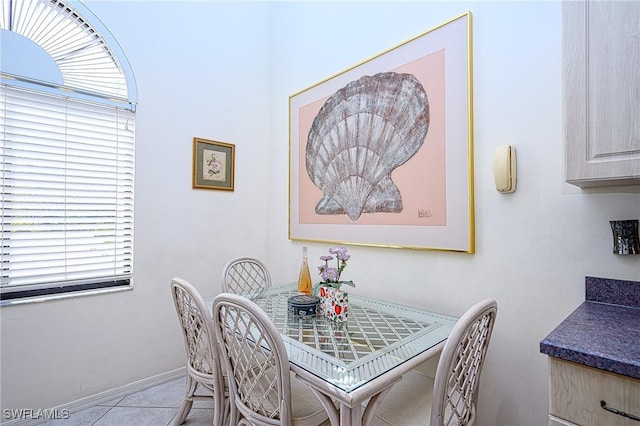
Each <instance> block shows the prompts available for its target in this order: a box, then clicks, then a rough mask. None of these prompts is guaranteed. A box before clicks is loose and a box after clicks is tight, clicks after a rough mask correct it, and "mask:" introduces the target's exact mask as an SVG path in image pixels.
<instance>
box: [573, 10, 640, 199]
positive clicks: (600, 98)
mask: <svg viewBox="0 0 640 426" xmlns="http://www.w3.org/2000/svg"><path fill="white" fill-rule="evenodd" d="M562 55H563V81H564V90H565V92H564V94H563V103H564V105H563V107H564V130H565V141H564V142H565V173H566V181H567V182H569V183H571V184H574V185H577V186H580V187H596V186H600V187H602V186H618V185H640V2H638V1H565V2H563V52H562Z"/></svg>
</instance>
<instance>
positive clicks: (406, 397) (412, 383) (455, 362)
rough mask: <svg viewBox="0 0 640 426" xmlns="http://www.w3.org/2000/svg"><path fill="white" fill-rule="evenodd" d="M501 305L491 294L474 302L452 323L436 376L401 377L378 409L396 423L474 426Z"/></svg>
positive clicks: (378, 414)
mask: <svg viewBox="0 0 640 426" xmlns="http://www.w3.org/2000/svg"><path fill="white" fill-rule="evenodd" d="M497 312H498V305H497V303H496V301H495V300H493V299H486V300H484V301H482V302H479V303H477V304H475V305H474V306H472V307H471V308H470V309H469V310H467V312H465V313H464V314H463V315H462V317H460V319H459V320H458V322H457V323H456V325H455V326H454V327H453V330H452V331H451V334H450V335H449V338H448V339H447V341H446V342H445V345H444V348H443V349H442V353H441V354H440V360H439V361H438V366H437V368H436V374H435V380H434V379H432V378H430V377H428V376H426V375H423V374H419V373H417V372H412V373H410V374H409V375H407V377H405V378H403V380H401V381H400V382H399V383H397V384H396V385H395V386H394V387H393V388H392V389H391V392H389V393H387V396H386V398H385V399H384V400H383V401H382V402H381V404H380V406H379V407H378V409H377V410H376V416H378V417H380V418H382V419H383V420H385V421H386V422H389V423H392V424H395V425H416V424H427V419H431V421H430V423H429V424H430V425H431V426H443V425H446V426H453V425H457V426H471V425H474V424H475V422H476V405H477V402H478V391H479V385H480V374H481V372H482V366H483V363H484V360H485V355H486V352H487V348H488V346H489V341H490V339H491V334H492V331H493V325H494V323H495V319H496V314H497Z"/></svg>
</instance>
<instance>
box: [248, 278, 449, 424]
mask: <svg viewBox="0 0 640 426" xmlns="http://www.w3.org/2000/svg"><path fill="white" fill-rule="evenodd" d="M295 294H297V287H296V285H295V284H287V285H281V286H274V287H271V288H269V289H266V290H264V291H263V292H262V293H260V294H259V295H257V296H255V295H254V296H253V297H252V299H253V301H254V302H256V304H258V305H259V306H260V307H261V308H262V309H263V310H264V311H265V312H266V313H267V315H268V316H269V317H270V318H271V319H272V320H273V322H274V323H275V325H276V328H277V329H278V330H279V331H280V334H281V336H282V339H283V341H284V343H285V347H286V350H287V353H288V355H289V363H290V366H291V371H293V373H294V374H295V375H296V376H297V377H298V378H299V379H300V380H302V381H303V382H305V383H306V384H307V385H308V386H309V387H310V388H311V389H312V390H313V391H314V393H315V394H316V395H317V396H318V397H319V398H320V399H321V400H322V401H323V405H325V408H327V411H328V413H329V417H330V419H331V423H332V425H334V426H336V425H344V426H346V425H349V426H358V425H367V424H369V423H370V422H371V421H372V420H373V414H374V412H375V409H376V407H377V406H378V405H379V403H380V402H381V401H382V398H384V396H385V395H386V393H387V392H389V391H390V390H391V389H392V386H393V385H394V384H395V383H396V382H398V381H399V380H400V379H401V378H402V376H403V375H404V374H405V373H407V372H409V371H410V370H412V369H413V368H415V367H416V366H418V365H419V364H421V363H423V362H425V361H426V360H428V359H430V358H431V357H433V356H436V355H438V354H439V353H440V351H441V350H442V346H443V345H444V342H445V341H446V339H447V337H448V336H449V333H450V332H451V330H452V328H453V326H454V324H455V323H456V321H457V318H456V317H452V316H447V315H440V314H437V313H434V312H429V311H425V310H421V309H416V308H412V307H408V306H403V305H399V304H395V303H390V302H384V301H382V300H377V299H373V298H369V297H365V296H362V295H359V294H357V293H354V292H350V293H349V315H348V317H347V321H345V322H343V323H338V322H333V321H332V320H330V319H327V318H324V317H322V316H316V317H311V318H309V317H307V318H297V317H295V318H294V317H291V316H289V313H288V305H287V299H288V298H289V296H292V295H295ZM330 399H331V400H334V401H336V402H338V403H339V407H338V408H336V407H335V406H334V405H333V403H331V402H330ZM425 403H427V402H426V401H425Z"/></svg>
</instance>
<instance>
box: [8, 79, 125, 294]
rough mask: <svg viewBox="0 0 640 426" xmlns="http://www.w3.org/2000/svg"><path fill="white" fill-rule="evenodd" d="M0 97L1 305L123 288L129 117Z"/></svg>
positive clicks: (20, 96) (14, 95) (36, 97)
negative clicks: (62, 291)
mask: <svg viewBox="0 0 640 426" xmlns="http://www.w3.org/2000/svg"><path fill="white" fill-rule="evenodd" d="M0 91H1V93H0V120H1V121H0V131H1V134H2V145H1V154H2V159H1V161H2V170H1V173H2V175H1V176H0V179H1V180H2V277H1V279H2V281H1V293H2V299H8V298H9V299H10V298H12V297H17V296H16V295H18V294H21V296H20V297H23V296H24V295H25V294H27V295H28V294H29V292H36V293H35V294H38V293H37V292H38V291H40V293H39V294H47V291H46V290H47V289H55V288H65V287H76V288H78V289H83V288H97V287H106V286H115V285H122V284H123V283H124V284H128V283H129V280H130V279H131V275H132V265H133V168H134V120H135V113H134V112H132V111H130V110H127V109H123V108H121V107H116V106H111V105H104V104H98V103H91V102H87V101H83V100H78V99H73V98H71V97H65V96H60V95H52V94H48V93H42V92H37V91H30V90H24V89H21V88H15V87H11V86H6V85H4V84H3V85H0ZM43 289H44V292H43Z"/></svg>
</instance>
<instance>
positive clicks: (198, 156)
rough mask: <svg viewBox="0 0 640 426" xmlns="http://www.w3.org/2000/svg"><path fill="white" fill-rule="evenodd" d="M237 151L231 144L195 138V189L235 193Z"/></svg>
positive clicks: (193, 179)
mask: <svg viewBox="0 0 640 426" xmlns="http://www.w3.org/2000/svg"><path fill="white" fill-rule="evenodd" d="M235 151H236V147H235V145H233V144H230V143H226V142H218V141H212V140H207V139H202V138H197V137H196V138H193V178H192V185H193V188H194V189H196V188H198V189H221V190H225V191H233V178H234V172H235Z"/></svg>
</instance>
